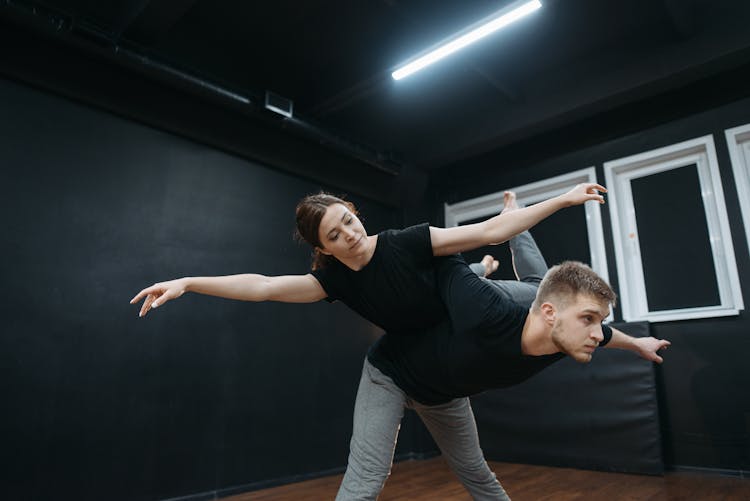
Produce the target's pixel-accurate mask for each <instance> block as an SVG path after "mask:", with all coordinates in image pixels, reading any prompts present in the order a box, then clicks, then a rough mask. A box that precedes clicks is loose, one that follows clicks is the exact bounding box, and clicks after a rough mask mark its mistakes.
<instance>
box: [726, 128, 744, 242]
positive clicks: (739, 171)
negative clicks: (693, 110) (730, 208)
mask: <svg viewBox="0 0 750 501" xmlns="http://www.w3.org/2000/svg"><path fill="white" fill-rule="evenodd" d="M724 135H725V136H726V139H727V147H728V148H729V158H730V160H731V161H732V172H733V173H734V184H735V186H736V187H737V196H738V198H739V201H740V210H741V211H742V221H743V223H744V225H745V238H746V241H747V245H748V246H749V247H750V124H747V125H742V126H740V127H734V128H732V129H727V130H725V131H724Z"/></svg>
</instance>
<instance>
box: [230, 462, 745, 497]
mask: <svg viewBox="0 0 750 501" xmlns="http://www.w3.org/2000/svg"><path fill="white" fill-rule="evenodd" d="M490 467H491V468H492V469H493V471H494V472H495V473H496V474H497V476H498V478H499V479H500V480H501V482H502V484H503V487H504V488H505V490H506V492H507V493H508V495H509V496H510V497H511V498H512V499H513V501H542V500H548V501H552V500H554V501H567V500H587V501H588V500H593V501H596V500H606V501H616V500H634V501H635V500H638V501H641V500H648V501H657V500H670V501H673V500H682V499H684V500H691V501H693V500H695V501H703V500H711V501H713V500H718V501H750V480H748V479H740V478H733V477H722V476H715V475H701V474H694V473H668V474H667V475H665V476H664V477H651V476H644V475H627V474H623V473H603V472H595V471H586V470H573V469H568V468H550V467H546V466H529V465H518V464H509V463H493V462H490ZM341 477H342V475H334V476H331V477H324V478H319V479H315V480H308V481H305V482H300V483H297V484H291V485H284V486H281V487H274V488H272V489H265V490H262V491H255V492H249V493H246V494H239V495H236V496H231V497H226V498H223V499H224V500H225V501H250V500H253V501H257V500H263V501H271V500H273V501H299V500H308V499H309V500H318V499H333V498H334V497H335V496H336V491H337V490H338V486H339V482H340V481H341ZM470 499H471V498H470V497H469V495H468V494H467V492H466V491H465V490H464V488H463V486H462V485H461V484H460V483H459V482H458V480H456V477H455V476H454V475H453V474H452V473H451V472H450V470H449V469H448V467H447V466H446V464H445V462H444V461H443V460H442V458H440V457H438V458H434V459H429V460H426V461H405V462H402V463H397V464H396V465H394V467H393V472H392V474H391V477H390V478H389V479H388V482H387V483H386V485H385V489H384V490H383V493H382V494H381V496H380V498H379V500H380V501H396V500H398V501H405V500H416V501H427V500H429V501H436V500H440V501H459V500H460V501H468V500H470Z"/></svg>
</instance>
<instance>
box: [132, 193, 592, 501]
mask: <svg viewBox="0 0 750 501" xmlns="http://www.w3.org/2000/svg"><path fill="white" fill-rule="evenodd" d="M599 192H606V189H605V188H604V187H603V186H600V185H598V184H594V183H585V184H580V185H578V186H576V187H575V188H573V189H572V190H570V191H569V192H567V193H565V194H563V195H559V196H557V197H555V198H552V199H549V200H546V201H544V202H541V203H538V204H536V205H533V206H531V207H526V208H523V209H518V210H515V211H512V212H505V213H501V214H500V215H498V216H495V217H492V218H490V219H488V220H486V221H483V222H481V223H475V224H470V225H466V226H459V227H454V228H436V227H432V226H429V225H427V224H421V225H417V226H412V227H410V228H406V229H404V230H387V231H383V232H381V233H379V234H377V235H368V234H367V232H366V231H365V228H364V226H363V225H362V223H361V222H360V220H359V219H358V217H357V211H356V209H355V207H354V205H353V204H351V203H350V202H346V201H344V200H342V199H340V198H337V197H334V196H331V195H327V194H319V195H311V196H309V197H306V198H305V199H303V200H302V201H301V202H300V203H299V205H298V206H297V210H296V216H297V230H298V233H299V235H300V236H301V237H302V238H303V239H304V240H305V241H306V242H307V243H308V244H310V245H311V246H312V247H313V251H314V262H313V266H312V268H313V270H312V273H309V274H306V275H286V276H276V277H268V276H264V275H257V274H242V275H231V276H222V277H186V278H180V279H177V280H171V281H168V282H161V283H157V284H154V285H152V286H151V287H147V288H145V289H143V290H142V291H141V292H139V293H138V294H137V295H136V296H135V297H134V298H133V299H132V300H131V304H133V303H136V302H138V301H140V300H141V299H144V298H145V300H144V302H143V305H142V306H141V310H140V316H144V315H146V314H147V313H148V312H149V311H150V310H151V309H152V308H157V307H159V306H161V305H163V304H164V303H166V302H167V301H170V300H172V299H176V298H178V297H180V296H182V295H183V294H184V293H185V292H188V291H190V292H197V293H200V294H208V295H212V296H219V297H223V298H228V299H239V300H245V301H282V302H295V303H311V302H316V301H320V300H321V299H326V300H328V301H334V300H337V299H339V300H341V301H343V302H344V303H345V304H347V306H349V307H350V308H352V309H353V310H355V311H356V312H358V313H359V314H360V315H362V316H363V317H364V318H366V319H368V320H370V321H371V322H373V323H374V324H376V325H378V326H379V327H381V328H383V329H384V330H385V331H387V332H388V333H392V334H396V333H398V335H408V334H409V332H410V331H414V330H419V329H424V328H428V327H431V326H433V325H436V324H437V323H439V322H442V321H444V320H445V319H446V318H447V313H446V310H445V307H444V305H443V303H442V301H441V299H440V296H439V293H438V289H437V284H436V281H435V272H434V268H433V257H435V256H447V255H452V254H456V253H459V252H464V251H467V250H471V249H475V248H478V247H483V246H485V245H492V244H499V243H502V242H504V241H506V240H508V239H510V238H511V237H513V236H514V235H516V234H518V233H521V232H522V231H524V230H527V229H529V228H530V227H531V226H533V225H535V224H536V223H538V222H539V221H541V220H542V219H544V218H546V217H547V216H549V215H551V214H553V213H554V212H556V211H557V210H559V209H562V208H564V207H569V206H573V205H580V204H583V203H584V202H587V201H590V200H594V201H597V202H599V203H604V198H603V196H602V195H600V194H599ZM365 367H366V368H367V367H368V362H367V361H365ZM370 372H371V371H370ZM370 377H371V374H365V372H364V371H363V380H364V378H370ZM360 388H362V386H360ZM360 397H361V395H360V394H358V396H357V404H356V405H357V406H359V405H360V401H361V398H360ZM462 412H464V411H462ZM469 412H470V409H469ZM355 414H357V413H356V409H355ZM360 414H361V413H360ZM373 417H374V418H375V419H373V421H377V416H373ZM354 425H355V430H354V433H353V438H352V451H351V454H350V460H349V467H348V468H347V473H346V475H345V477H344V482H343V484H342V488H341V491H340V492H339V497H340V498H342V499H351V498H366V499H374V498H375V497H377V494H378V493H379V492H380V489H381V488H382V485H383V483H384V482H385V478H386V477H387V474H388V471H389V468H390V463H389V462H388V464H385V463H386V462H380V463H378V464H362V462H361V461H359V460H356V459H357V458H361V457H363V456H368V455H369V454H368V453H367V451H364V454H363V453H362V451H359V450H356V451H355V448H358V447H360V446H361V445H362V444H361V443H360V442H359V441H358V440H357V437H361V436H362V434H363V433H364V432H366V430H362V429H361V427H362V426H364V425H363V423H358V422H355V423H354ZM374 425H375V426H377V423H375V424H374ZM448 426H449V423H448ZM474 433H475V432H474ZM393 445H394V444H391V454H390V456H391V457H392V449H393ZM475 449H476V452H478V454H479V457H480V458H481V464H479V462H477V467H476V468H471V469H468V470H456V473H457V474H458V475H459V477H460V479H461V481H462V482H463V483H464V485H465V486H466V487H467V489H469V491H470V492H471V494H472V495H473V496H474V497H475V499H479V498H487V499H505V493H504V491H503V490H502V487H500V484H499V483H498V482H497V481H496V480H495V477H494V474H492V472H491V471H490V470H489V468H488V467H487V465H486V462H484V460H483V458H482V457H481V451H480V450H479V448H478V447H476V448H475ZM472 451H474V449H472ZM444 452H445V451H444ZM474 455H475V456H476V454H474ZM454 470H455V468H454Z"/></svg>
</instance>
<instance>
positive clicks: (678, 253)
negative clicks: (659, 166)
mask: <svg viewBox="0 0 750 501" xmlns="http://www.w3.org/2000/svg"><path fill="white" fill-rule="evenodd" d="M631 189H632V193H633V205H634V207H635V215H636V220H637V225H638V239H639V241H640V251H641V262H642V264H643V275H644V279H645V282H646V297H647V299H648V308H649V310H650V311H664V310H672V309H679V308H692V307H699V306H714V305H719V304H720V298H719V287H718V284H717V282H716V276H715V270H714V264H713V255H712V253H711V244H710V241H709V234H708V226H707V223H706V215H705V212H704V207H703V199H702V198H701V189H700V182H699V179H698V169H697V166H696V165H689V166H686V167H680V168H677V169H672V170H669V171H665V172H660V173H658V174H653V175H650V176H645V177H641V178H637V179H633V180H632V181H631ZM685 263H690V265H689V266H688V267H686V266H685Z"/></svg>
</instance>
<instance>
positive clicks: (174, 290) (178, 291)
mask: <svg viewBox="0 0 750 501" xmlns="http://www.w3.org/2000/svg"><path fill="white" fill-rule="evenodd" d="M187 286H188V281H187V279H186V278H178V279H177V280H170V281H168V282H159V283H158V284H154V285H152V286H151V287H147V288H145V289H143V290H142V291H141V292H139V293H138V294H136V296H135V297H134V298H133V299H131V300H130V304H135V303H137V302H138V301H140V300H141V299H143V298H144V297H145V298H146V300H145V301H144V302H143V305H142V306H141V312H140V313H139V314H138V316H139V317H142V316H144V315H145V314H146V313H148V311H149V310H150V309H151V308H156V307H157V306H161V305H162V304H164V303H166V302H167V301H169V300H171V299H177V298H178V297H180V296H182V295H183V294H185V291H187Z"/></svg>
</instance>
